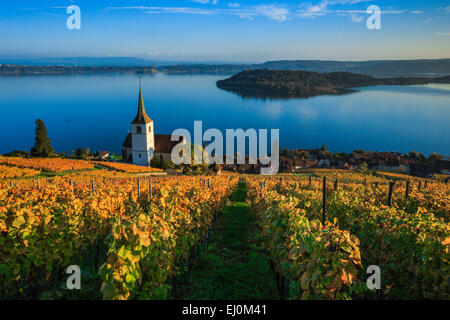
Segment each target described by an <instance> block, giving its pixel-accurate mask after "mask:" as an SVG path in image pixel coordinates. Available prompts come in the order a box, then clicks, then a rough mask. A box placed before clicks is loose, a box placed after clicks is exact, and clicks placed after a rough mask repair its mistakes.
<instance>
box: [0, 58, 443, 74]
mask: <svg viewBox="0 0 450 320" xmlns="http://www.w3.org/2000/svg"><path fill="white" fill-rule="evenodd" d="M0 64H3V65H5V64H8V65H15V66H35V67H40V68H36V69H34V70H33V68H20V67H19V68H20V69H16V70H12V69H11V68H15V67H10V66H8V68H5V67H4V66H3V68H1V70H0V75H11V74H15V75H21V74H55V68H54V67H55V66H64V67H65V68H63V69H60V70H59V71H60V72H61V74H74V73H92V72H93V73H96V68H93V67H98V68H97V70H99V72H100V73H104V72H105V70H106V69H107V68H109V67H110V68H111V72H115V71H114V70H117V67H127V68H125V69H126V70H127V71H126V72H130V70H133V71H132V72H133V73H147V72H145V71H143V70H144V69H143V68H144V67H145V68H153V69H154V71H155V72H163V73H166V74H215V75H232V74H236V73H239V72H241V71H244V70H255V69H269V70H289V71H298V70H303V71H314V72H321V73H325V72H327V73H329V72H338V71H339V72H351V73H358V74H364V75H370V76H373V77H402V76H404V77H436V76H444V75H449V74H450V59H421V60H373V61H324V60H280V61H268V62H264V63H261V64H227V63H222V64H194V63H182V62H167V61H152V60H146V59H140V58H122V57H111V58H90V57H76V58H49V59H0ZM46 67H48V73H47V72H46V70H47V69H46ZM52 67H53V68H52ZM70 67H77V68H76V69H73V70H70ZM83 67H91V68H90V69H88V70H89V71H88V72H87V71H86V70H83Z"/></svg>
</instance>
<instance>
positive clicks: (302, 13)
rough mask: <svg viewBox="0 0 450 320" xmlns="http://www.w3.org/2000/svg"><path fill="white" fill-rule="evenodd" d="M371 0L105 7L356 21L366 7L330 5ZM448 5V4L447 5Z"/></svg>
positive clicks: (203, 0)
mask: <svg viewBox="0 0 450 320" xmlns="http://www.w3.org/2000/svg"><path fill="white" fill-rule="evenodd" d="M190 1H191V2H195V3H199V4H217V3H218V0H190ZM369 1H371V0H322V1H320V2H319V3H317V4H314V5H313V4H311V3H308V4H303V5H301V7H300V9H293V8H289V7H287V6H279V5H275V4H263V5H259V6H253V7H245V8H244V7H241V4H240V3H239V2H228V4H227V5H228V8H217V7H203V6H201V7H157V6H152V7H150V6H129V7H107V8H105V9H104V11H109V10H142V11H144V12H145V13H147V14H194V15H233V16H237V17H240V18H242V19H248V20H254V19H255V18H256V17H266V18H268V19H271V20H274V21H278V22H283V21H287V20H290V19H293V18H294V17H300V18H316V17H320V16H325V15H339V16H348V17H350V18H351V20H352V21H354V22H356V23H360V22H362V21H363V19H364V17H365V15H366V14H367V12H366V10H331V9H330V7H331V6H334V5H354V4H357V3H362V2H369ZM449 9H450V7H449ZM381 13H382V14H402V13H412V14H421V13H422V11H405V10H386V11H381Z"/></svg>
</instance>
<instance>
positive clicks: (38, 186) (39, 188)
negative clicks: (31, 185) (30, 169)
mask: <svg viewBox="0 0 450 320" xmlns="http://www.w3.org/2000/svg"><path fill="white" fill-rule="evenodd" d="M37 188H38V190H41V184H40V183H39V179H37Z"/></svg>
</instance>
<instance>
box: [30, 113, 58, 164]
mask: <svg viewBox="0 0 450 320" xmlns="http://www.w3.org/2000/svg"><path fill="white" fill-rule="evenodd" d="M54 152H55V151H54V150H53V147H52V146H51V145H50V138H49V137H48V133H47V128H46V127H45V124H44V121H42V120H41V119H37V120H36V137H35V143H34V147H33V148H31V155H32V156H35V157H48V156H50V155H52V154H53V153H54Z"/></svg>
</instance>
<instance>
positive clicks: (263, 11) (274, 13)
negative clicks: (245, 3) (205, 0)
mask: <svg viewBox="0 0 450 320" xmlns="http://www.w3.org/2000/svg"><path fill="white" fill-rule="evenodd" d="M110 10H143V11H145V12H146V13H149V14H163V13H165V14H173V13H184V14H199V15H213V14H225V15H235V16H238V17H240V18H246V19H250V20H253V19H254V18H255V17H257V16H264V17H267V18H269V19H272V20H276V21H286V20H288V17H289V15H290V14H291V12H290V10H289V9H287V8H284V7H278V6H275V5H260V6H256V7H251V8H248V9H244V8H242V9H241V8H230V9H216V8H210V9H207V8H194V7H146V6H134V7H107V8H105V11H110Z"/></svg>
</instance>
